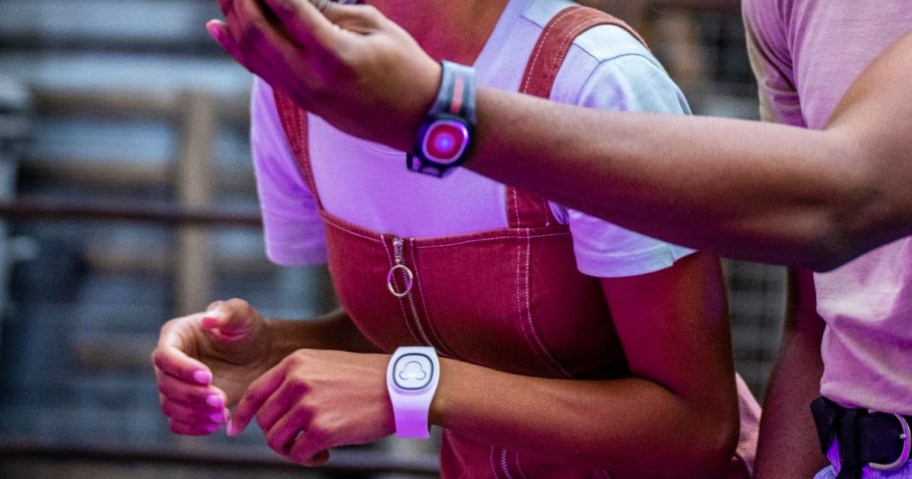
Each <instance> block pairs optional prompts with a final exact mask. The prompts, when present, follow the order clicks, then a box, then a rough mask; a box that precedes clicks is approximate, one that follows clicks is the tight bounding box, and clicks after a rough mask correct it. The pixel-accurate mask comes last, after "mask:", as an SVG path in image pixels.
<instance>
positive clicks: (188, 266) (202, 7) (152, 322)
mask: <svg viewBox="0 0 912 479" xmlns="http://www.w3.org/2000/svg"><path fill="white" fill-rule="evenodd" d="M587 3H589V4H590V5H594V6H597V7H599V8H603V9H606V10H607V11H609V12H612V13H614V14H616V15H617V16H619V17H621V18H623V19H625V20H627V21H628V22H629V23H631V24H633V25H634V26H635V27H636V28H638V29H639V30H640V31H641V32H642V33H643V34H644V36H645V37H646V39H647V41H648V43H649V44H650V46H651V47H652V48H653V50H654V51H655V53H656V54H657V56H658V57H659V58H660V60H662V61H663V62H664V64H665V65H666V67H667V68H668V70H669V72H670V73H671V75H672V77H673V78H674V79H675V80H676V81H677V82H678V83H679V84H680V85H681V86H682V88H683V89H684V91H685V93H686V94H687V96H688V98H689V100H690V102H691V105H692V107H693V109H694V111H695V113H697V114H700V115H715V116H728V117H739V118H756V116H757V104H756V94H755V85H754V83H753V78H752V76H751V74H750V68H749V65H748V61H747V57H746V53H745V49H744V31H743V28H742V24H741V18H740V13H739V11H738V2H737V0H661V1H659V0H608V1H597V0H589V1H588V2H587ZM218 16H219V12H218V10H217V8H216V2H215V1H214V0H117V1H113V0H66V1H60V0H2V1H0V478H7V477H9V478H18V477H29V478H31V477H54V478H57V477H68V478H75V477H92V478H98V477H112V478H113V477H127V476H129V477H134V478H143V477H150V478H152V477H155V478H184V477H219V478H233V477H270V478H281V477H346V478H351V477H354V478H359V477H365V478H367V477H370V478H374V477H385V478H391V477H434V474H435V468H436V458H435V457H434V451H433V450H432V449H433V443H432V444H430V445H429V446H427V448H426V449H418V450H416V449H415V448H414V447H411V448H410V447H408V446H405V445H403V443H398V442H396V441H386V442H384V443H383V444H380V445H375V446H365V447H354V448H344V449H342V450H339V451H337V452H336V453H334V456H333V460H332V462H331V463H330V464H329V465H328V466H326V467H323V468H319V469H315V470H304V469H302V468H299V467H297V466H294V465H291V464H288V463H286V462H285V461H284V460H282V459H281V458H280V457H278V456H277V455H275V454H274V453H272V451H270V450H269V449H268V448H266V446H265V444H264V441H263V439H262V435H261V433H260V431H259V430H258V429H256V428H251V429H250V430H248V431H247V432H245V433H244V434H243V435H242V436H241V437H239V438H235V439H231V440H229V439H227V438H225V437H224V435H223V434H216V435H214V436H213V437H210V438H182V437H177V436H175V435H173V434H171V433H170V432H169V431H168V425H167V421H166V420H165V419H164V418H163V416H162V415H161V414H160V411H159V403H158V395H157V390H156V386H155V383H154V378H153V375H152V368H151V366H150V363H149V353H150V352H151V350H152V348H153V347H154V344H155V341H156V339H157V336H158V330H159V328H160V327H161V325H162V323H164V322H165V321H167V320H168V319H169V318H172V317H175V316H179V315H182V314H185V313H188V312H195V311H199V310H201V309H203V308H205V306H206V305H207V304H208V303H209V302H210V301H211V300H212V299H214V298H228V297H235V296H236V297H242V298H245V299H248V300H249V301H250V302H251V303H252V304H253V305H255V306H256V307H257V308H259V309H260V310H261V311H262V312H263V313H264V314H265V315H267V316H272V317H283V318H305V317H309V316H312V315H314V314H318V313H321V312H324V311H327V310H330V309H332V308H333V307H334V305H335V299H334V297H333V294H332V291H331V288H330V286H329V285H328V282H327V276H326V272H325V268H322V267H312V268H280V267H277V266H274V265H271V264H270V263H269V262H268V261H267V260H266V258H265V255H264V253H263V244H262V238H261V230H260V225H259V219H258V214H257V205H256V192H255V187H254V181H253V174H252V168H251V165H250V157H249V151H248V139H247V129H248V123H247V111H248V106H247V101H248V99H247V96H248V94H249V87H250V82H251V78H250V75H249V73H247V72H246V71H245V70H243V69H242V68H240V67H239V66H237V65H236V64H235V63H234V62H233V61H232V60H231V59H230V58H229V57H227V56H225V55H224V54H223V53H222V52H221V50H220V49H219V48H218V46H217V45H216V44H215V43H214V42H212V41H211V40H210V39H209V38H208V36H207V35H206V32H205V29H204V28H203V24H204V22H205V21H206V20H208V19H210V18H214V17H218ZM725 267H726V274H727V277H728V281H729V292H730V304H731V311H732V321H733V334H734V341H735V354H736V362H737V367H738V370H739V371H740V372H741V374H742V375H743V376H744V377H745V379H746V380H747V381H748V383H749V384H750V386H751V388H752V389H753V391H754V393H755V394H756V395H757V396H758V397H760V398H762V396H763V394H764V389H765V382H766V378H767V375H768V374H769V369H770V365H771V360H772V358H773V356H774V354H775V351H776V349H777V348H778V342H779V335H780V325H781V316H782V311H783V308H784V277H785V275H784V271H783V269H782V268H778V267H771V266H765V265H758V264H752V263H744V262H735V261H726V262H725Z"/></svg>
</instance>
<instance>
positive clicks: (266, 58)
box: [206, 20, 310, 109]
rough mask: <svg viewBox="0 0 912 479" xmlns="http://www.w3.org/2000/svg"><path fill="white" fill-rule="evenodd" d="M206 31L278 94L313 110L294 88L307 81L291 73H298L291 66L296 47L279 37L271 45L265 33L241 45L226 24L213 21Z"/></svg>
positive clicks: (306, 99)
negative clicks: (285, 93) (282, 50)
mask: <svg viewBox="0 0 912 479" xmlns="http://www.w3.org/2000/svg"><path fill="white" fill-rule="evenodd" d="M206 30H207V31H208V32H209V35H210V36H211V37H212V38H213V39H214V40H215V41H216V42H217V43H219V45H221V47H222V49H223V50H225V52H226V53H228V54H229V55H231V56H232V57H234V59H235V60H236V61H237V62H238V63H240V64H241V65H243V66H244V67H245V68H247V70H250V71H251V72H252V73H254V74H255V75H258V76H259V77H261V78H263V79H264V80H266V81H267V82H268V83H269V84H270V85H272V87H273V88H275V89H277V90H281V91H285V92H289V93H297V94H295V95H294V100H295V102H296V103H297V104H298V105H300V106H301V107H302V108H304V109H308V108H309V107H310V106H309V105H310V101H309V99H308V98H306V97H304V96H302V94H301V92H300V91H298V89H296V88H294V86H295V84H294V83H293V82H295V81H300V80H305V79H306V78H298V77H296V76H294V74H293V73H292V74H291V75H289V73H291V72H293V71H294V70H293V68H292V67H291V66H290V65H292V64H294V62H293V61H289V60H288V59H289V58H294V52H295V51H296V47H294V46H293V45H291V44H290V43H289V42H288V40H287V39H285V38H279V37H276V40H275V41H274V42H273V43H270V42H271V40H269V37H268V35H269V34H268V33H263V34H262V35H259V36H256V35H255V36H253V39H255V40H249V41H248V42H247V43H246V44H241V43H240V42H238V41H237V40H236V39H235V38H234V37H233V35H232V33H231V31H230V30H229V29H228V28H227V26H226V25H225V24H224V22H221V21H218V20H211V21H210V22H209V23H207V24H206ZM274 44H279V45H281V46H282V48H284V49H286V50H287V51H288V52H289V53H280V52H278V50H277V48H276V47H275V46H274Z"/></svg>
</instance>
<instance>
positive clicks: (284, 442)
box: [257, 396, 313, 456]
mask: <svg viewBox="0 0 912 479" xmlns="http://www.w3.org/2000/svg"><path fill="white" fill-rule="evenodd" d="M295 397H298V398H299V397H300V396H295ZM297 405H298V401H293V402H288V401H285V402H278V401H277V403H276V405H275V408H276V410H278V408H284V411H282V414H280V415H276V414H271V413H267V414H270V415H271V417H267V418H264V419H263V420H261V419H260V417H259V415H258V417H257V422H258V423H259V424H260V427H261V428H262V429H263V432H264V433H265V435H266V440H267V442H268V444H269V447H270V448H271V449H272V450H274V451H276V452H278V453H280V454H282V455H283V456H287V455H288V454H289V451H290V450H291V447H292V446H293V445H294V442H295V441H296V440H297V439H298V438H299V436H301V435H303V434H304V431H306V430H307V429H308V428H309V427H310V423H311V421H312V420H313V412H312V411H311V410H309V409H306V408H301V407H295V406H297ZM263 409H266V407H264V408H263ZM261 412H262V410H261Z"/></svg>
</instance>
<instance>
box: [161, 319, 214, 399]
mask: <svg viewBox="0 0 912 479" xmlns="http://www.w3.org/2000/svg"><path fill="white" fill-rule="evenodd" d="M178 336H179V335H178V334H177V333H176V332H175V331H173V330H172V331H170V332H168V333H165V335H164V336H163V337H162V343H163V344H164V346H159V347H157V348H155V351H153V352H152V363H153V364H154V365H155V367H156V368H157V369H159V370H160V371H161V372H163V373H164V374H166V375H169V376H172V377H175V378H177V379H179V380H181V381H183V382H186V383H190V384H199V385H204V386H206V385H209V384H212V371H210V370H209V368H208V367H207V366H206V365H205V364H203V363H202V362H200V361H198V360H196V359H194V358H191V357H190V356H188V355H187V354H186V353H185V352H184V351H183V350H182V349H181V348H179V347H177V346H168V345H167V344H168V343H174V344H177V343H180V342H181V340H179V339H177V337H178Z"/></svg>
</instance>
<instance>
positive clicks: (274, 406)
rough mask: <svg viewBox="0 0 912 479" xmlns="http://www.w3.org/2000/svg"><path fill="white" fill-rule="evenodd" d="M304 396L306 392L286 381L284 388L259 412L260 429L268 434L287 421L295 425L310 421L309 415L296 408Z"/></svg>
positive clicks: (265, 402)
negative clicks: (277, 425)
mask: <svg viewBox="0 0 912 479" xmlns="http://www.w3.org/2000/svg"><path fill="white" fill-rule="evenodd" d="M304 394H305V391H304V390H303V388H301V387H300V386H296V385H294V384H293V383H289V382H288V381H284V382H283V384H282V386H281V387H279V388H278V389H276V391H275V393H273V394H272V396H270V397H269V399H267V400H266V401H264V402H263V405H262V406H260V409H259V410H258V411H257V413H256V420H257V424H259V426H260V429H262V430H263V432H267V433H268V432H269V431H271V430H272V429H274V428H275V427H276V424H278V423H280V422H282V421H283V420H287V419H290V420H292V422H293V423H295V424H294V425H297V422H306V421H309V419H310V418H309V414H306V412H305V411H302V410H300V409H301V408H298V407H296V406H297V405H298V402H299V401H300V400H301V399H302V398H303V397H304ZM302 413H303V414H302ZM298 429H300V425H298Z"/></svg>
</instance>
